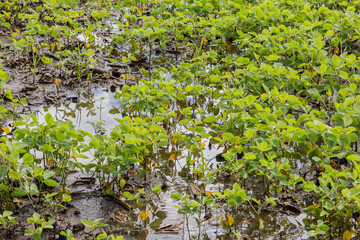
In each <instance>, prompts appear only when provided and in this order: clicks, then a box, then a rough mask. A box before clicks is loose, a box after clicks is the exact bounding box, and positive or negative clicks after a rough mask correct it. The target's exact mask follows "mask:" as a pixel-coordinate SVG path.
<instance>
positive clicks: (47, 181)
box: [44, 179, 59, 187]
mask: <svg viewBox="0 0 360 240" xmlns="http://www.w3.org/2000/svg"><path fill="white" fill-rule="evenodd" d="M44 183H45V184H46V185H48V186H49V187H56V186H58V185H59V184H58V183H57V182H55V181H54V180H52V179H46V180H45V181H44Z"/></svg>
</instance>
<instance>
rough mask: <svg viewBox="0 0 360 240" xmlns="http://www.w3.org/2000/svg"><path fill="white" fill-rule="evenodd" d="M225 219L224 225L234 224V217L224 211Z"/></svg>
mask: <svg viewBox="0 0 360 240" xmlns="http://www.w3.org/2000/svg"><path fill="white" fill-rule="evenodd" d="M225 221H226V225H228V226H229V227H231V226H232V225H233V224H234V219H233V218H232V217H231V216H230V215H229V214H228V213H225Z"/></svg>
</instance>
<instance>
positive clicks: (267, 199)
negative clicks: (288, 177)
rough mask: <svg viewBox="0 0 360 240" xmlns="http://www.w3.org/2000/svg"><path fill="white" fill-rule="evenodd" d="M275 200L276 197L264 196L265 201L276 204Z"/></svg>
mask: <svg viewBox="0 0 360 240" xmlns="http://www.w3.org/2000/svg"><path fill="white" fill-rule="evenodd" d="M275 200H276V198H266V201H267V202H268V203H270V204H272V205H277V204H276V202H275Z"/></svg>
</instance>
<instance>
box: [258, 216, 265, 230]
mask: <svg viewBox="0 0 360 240" xmlns="http://www.w3.org/2000/svg"><path fill="white" fill-rule="evenodd" d="M259 229H260V230H261V229H264V220H262V219H261V218H260V219H259Z"/></svg>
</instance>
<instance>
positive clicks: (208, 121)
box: [204, 116, 216, 123]
mask: <svg viewBox="0 0 360 240" xmlns="http://www.w3.org/2000/svg"><path fill="white" fill-rule="evenodd" d="M215 121H216V117H215V116H209V117H207V118H205V119H204V122H206V123H211V122H215Z"/></svg>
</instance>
